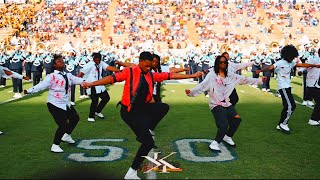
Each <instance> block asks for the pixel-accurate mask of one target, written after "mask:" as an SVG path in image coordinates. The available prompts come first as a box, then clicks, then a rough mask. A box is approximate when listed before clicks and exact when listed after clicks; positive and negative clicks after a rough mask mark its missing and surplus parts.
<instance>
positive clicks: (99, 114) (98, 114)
mask: <svg viewBox="0 0 320 180" xmlns="http://www.w3.org/2000/svg"><path fill="white" fill-rule="evenodd" d="M95 115H96V116H98V117H99V118H100V119H104V116H103V114H102V113H101V112H100V113H97V112H95Z"/></svg>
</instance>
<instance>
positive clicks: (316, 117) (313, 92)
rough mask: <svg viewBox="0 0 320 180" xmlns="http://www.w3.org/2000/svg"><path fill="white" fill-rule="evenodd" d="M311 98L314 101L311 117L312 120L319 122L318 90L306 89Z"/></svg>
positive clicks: (319, 101)
mask: <svg viewBox="0 0 320 180" xmlns="http://www.w3.org/2000/svg"><path fill="white" fill-rule="evenodd" d="M308 91H309V92H310V95H311V97H312V98H313V99H314V101H315V103H316V104H315V106H314V108H313V112H312V115H311V118H310V119H312V120H314V121H319V120H320V88H308Z"/></svg>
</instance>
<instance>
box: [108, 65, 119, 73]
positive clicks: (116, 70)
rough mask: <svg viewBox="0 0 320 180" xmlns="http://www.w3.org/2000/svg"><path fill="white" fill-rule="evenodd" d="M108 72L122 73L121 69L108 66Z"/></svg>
mask: <svg viewBox="0 0 320 180" xmlns="http://www.w3.org/2000/svg"><path fill="white" fill-rule="evenodd" d="M106 70H108V71H112V72H120V69H118V68H115V67H113V66H108V67H107V68H106Z"/></svg>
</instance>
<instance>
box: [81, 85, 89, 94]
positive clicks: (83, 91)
mask: <svg viewBox="0 0 320 180" xmlns="http://www.w3.org/2000/svg"><path fill="white" fill-rule="evenodd" d="M80 95H81V96H82V95H87V92H86V90H85V89H83V87H82V86H80Z"/></svg>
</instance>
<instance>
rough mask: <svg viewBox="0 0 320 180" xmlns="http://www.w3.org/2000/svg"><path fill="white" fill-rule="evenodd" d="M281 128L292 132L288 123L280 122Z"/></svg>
mask: <svg viewBox="0 0 320 180" xmlns="http://www.w3.org/2000/svg"><path fill="white" fill-rule="evenodd" d="M279 126H280V129H281V130H284V131H286V132H290V129H289V126H288V124H282V123H280V125H279Z"/></svg>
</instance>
